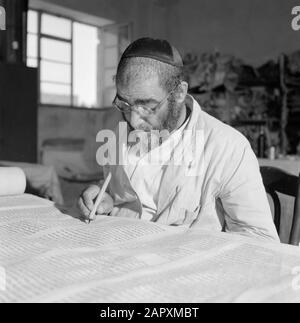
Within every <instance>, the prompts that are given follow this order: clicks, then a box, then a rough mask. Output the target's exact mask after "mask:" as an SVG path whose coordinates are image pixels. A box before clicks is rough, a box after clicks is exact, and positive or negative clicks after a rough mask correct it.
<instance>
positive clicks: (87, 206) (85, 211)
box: [78, 185, 114, 220]
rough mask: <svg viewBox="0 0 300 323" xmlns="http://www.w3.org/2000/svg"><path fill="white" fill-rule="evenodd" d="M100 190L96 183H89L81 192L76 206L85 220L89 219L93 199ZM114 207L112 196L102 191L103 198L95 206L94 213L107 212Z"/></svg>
mask: <svg viewBox="0 0 300 323" xmlns="http://www.w3.org/2000/svg"><path fill="white" fill-rule="evenodd" d="M99 192H100V187H99V186H97V185H91V186H89V187H88V188H87V189H86V190H84V191H83V192H82V194H81V195H80V198H79V200H78V208H79V210H80V213H81V214H82V215H83V217H84V218H86V219H87V220H88V219H89V216H90V213H91V211H92V209H93V207H94V203H95V200H96V198H97V196H98V194H99ZM113 207H114V203H113V199H112V197H111V196H110V195H109V194H107V193H104V196H103V199H102V201H101V203H100V204H99V206H98V208H97V212H96V214H108V213H110V212H111V211H112V209H113Z"/></svg>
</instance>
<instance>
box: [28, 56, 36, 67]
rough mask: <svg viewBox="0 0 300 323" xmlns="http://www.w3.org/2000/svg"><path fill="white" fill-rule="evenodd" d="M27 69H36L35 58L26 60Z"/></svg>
mask: <svg viewBox="0 0 300 323" xmlns="http://www.w3.org/2000/svg"><path fill="white" fill-rule="evenodd" d="M27 66H28V67H38V60H37V59H36V58H27Z"/></svg>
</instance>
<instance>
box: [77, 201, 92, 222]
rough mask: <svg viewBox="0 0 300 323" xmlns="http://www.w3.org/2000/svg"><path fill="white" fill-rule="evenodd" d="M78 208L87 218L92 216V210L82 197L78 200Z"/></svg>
mask: <svg viewBox="0 0 300 323" xmlns="http://www.w3.org/2000/svg"><path fill="white" fill-rule="evenodd" d="M78 208H79V210H80V213H81V214H82V215H83V216H84V217H85V218H87V219H88V218H89V216H90V213H91V212H90V210H89V209H88V208H87V207H86V206H85V204H84V202H83V199H82V197H80V198H79V200H78Z"/></svg>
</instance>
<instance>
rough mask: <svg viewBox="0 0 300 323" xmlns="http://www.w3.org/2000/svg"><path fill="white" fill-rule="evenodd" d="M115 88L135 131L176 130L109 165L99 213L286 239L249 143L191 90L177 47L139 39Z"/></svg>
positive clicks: (90, 196)
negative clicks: (278, 229) (203, 106)
mask: <svg viewBox="0 0 300 323" xmlns="http://www.w3.org/2000/svg"><path fill="white" fill-rule="evenodd" d="M116 88H117V94H116V97H115V100H114V102H113V104H114V106H115V107H116V108H117V109H119V110H120V111H121V112H122V115H123V117H124V120H125V121H126V123H127V125H128V130H129V132H131V134H132V133H133V134H134V133H135V134H137V133H138V134H139V133H144V134H148V135H149V134H150V133H152V132H155V131H159V132H161V131H167V132H168V133H169V136H167V138H164V140H158V142H159V144H158V145H157V146H155V147H154V148H153V147H152V148H151V149H150V150H148V151H146V152H145V153H137V152H136V150H135V149H134V146H132V145H131V144H130V143H129V142H127V144H126V147H125V149H123V151H124V155H125V157H126V158H127V160H128V159H129V160H130V162H129V163H124V164H122V163H117V165H112V164H110V165H107V166H106V167H105V174H106V175H107V174H108V172H110V173H111V174H112V179H111V181H110V184H109V187H108V189H107V191H106V193H105V196H104V198H103V200H102V202H101V203H100V205H99V207H98V209H97V214H99V215H104V214H107V215H111V216H120V217H130V218H137V219H144V220H147V221H153V222H157V223H161V224H165V225H173V226H179V225H180V226H182V225H184V226H186V227H189V228H192V227H199V228H204V229H210V230H219V231H221V230H222V231H226V232H231V233H237V234H242V235H248V236H256V237H260V238H264V239H269V240H274V241H278V240H279V238H278V234H277V232H276V229H275V226H274V224H273V220H272V215H271V211H270V207H269V203H268V200H267V196H266V192H265V189H264V186H263V183H262V178H261V175H260V171H259V165H258V161H257V159H256V157H255V155H254V153H253V151H252V149H251V147H250V144H249V142H248V141H247V140H246V139H245V137H244V136H243V135H241V134H240V133H239V132H238V131H236V130H235V129H233V128H231V127H229V126H228V125H225V124H223V123H222V122H220V121H218V120H217V119H215V118H213V117H212V116H210V115H208V114H207V113H206V112H204V111H203V110H202V109H201V107H200V106H199V104H198V103H197V102H196V101H195V100H194V98H193V97H192V96H190V95H188V94H187V92H188V84H187V82H186V81H185V79H184V72H183V61H182V58H181V56H180V54H179V52H178V51H177V50H176V49H175V48H174V47H173V46H171V45H170V44H169V43H168V42H167V41H165V40H157V39H151V38H142V39H138V40H137V41H135V42H133V43H132V44H131V45H130V46H129V47H128V48H127V49H126V50H125V52H124V54H123V55H122V57H121V60H120V63H119V66H118V70H117V75H116ZM119 136H120V133H119ZM121 136H122V137H123V136H124V134H122V135H121ZM151 137H152V136H146V138H148V139H149V138H151ZM199 138H200V139H199ZM146 141H147V140H146ZM170 143H172V144H171V145H170ZM146 146H147V147H149V142H148V141H147V144H146ZM150 155H151V158H149V156H150ZM175 156H176V159H177V160H176V161H175V160H174V159H175ZM122 158H124V156H122ZM158 160H159V162H156V161H158ZM154 161H155V162H154ZM174 161H175V162H174ZM181 161H182V162H181ZM99 190H100V187H98V186H97V185H93V186H90V187H89V188H87V189H86V190H85V191H84V192H83V193H82V195H81V197H80V199H79V202H78V204H79V208H80V211H81V213H82V215H83V216H84V217H86V218H87V219H88V218H89V215H90V213H91V210H92V209H93V206H94V202H95V198H96V197H97V195H98V193H99Z"/></svg>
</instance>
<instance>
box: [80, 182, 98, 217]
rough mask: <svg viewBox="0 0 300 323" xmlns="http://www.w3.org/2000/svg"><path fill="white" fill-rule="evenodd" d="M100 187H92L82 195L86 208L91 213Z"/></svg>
mask: <svg viewBox="0 0 300 323" xmlns="http://www.w3.org/2000/svg"><path fill="white" fill-rule="evenodd" d="M99 191H100V187H99V186H97V185H92V186H90V187H89V188H87V189H86V190H85V191H84V192H83V193H82V200H83V203H84V204H85V206H86V208H87V209H88V210H89V211H90V212H91V211H92V209H93V207H94V199H95V198H96V197H97V195H98V194H99Z"/></svg>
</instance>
